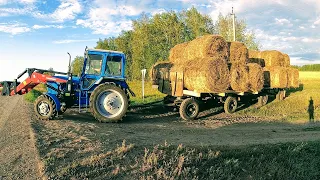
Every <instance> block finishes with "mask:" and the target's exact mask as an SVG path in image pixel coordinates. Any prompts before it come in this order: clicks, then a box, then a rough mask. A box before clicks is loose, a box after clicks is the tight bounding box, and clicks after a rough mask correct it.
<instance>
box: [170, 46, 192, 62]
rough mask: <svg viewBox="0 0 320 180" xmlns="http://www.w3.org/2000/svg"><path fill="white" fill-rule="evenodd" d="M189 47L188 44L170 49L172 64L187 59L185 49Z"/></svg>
mask: <svg viewBox="0 0 320 180" xmlns="http://www.w3.org/2000/svg"><path fill="white" fill-rule="evenodd" d="M187 46H188V42H185V43H181V44H177V45H175V46H174V47H173V48H171V49H170V53H169V60H170V61H171V62H181V61H183V59H184V57H185V49H186V47H187Z"/></svg>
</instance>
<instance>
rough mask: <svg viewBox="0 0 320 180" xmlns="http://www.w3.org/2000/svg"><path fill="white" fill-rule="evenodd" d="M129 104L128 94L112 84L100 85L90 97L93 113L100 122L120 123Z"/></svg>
mask: <svg viewBox="0 0 320 180" xmlns="http://www.w3.org/2000/svg"><path fill="white" fill-rule="evenodd" d="M128 104H129V103H128V97H127V95H126V93H125V92H124V91H123V90H122V89H121V88H119V87H117V86H115V85H112V84H101V85H99V86H98V87H97V88H96V89H95V90H94V91H93V92H92V94H91V96H90V109H91V113H92V115H93V116H94V117H95V118H96V119H97V120H98V121H99V122H117V121H120V120H121V119H122V117H123V116H124V115H125V114H126V112H127V110H128Z"/></svg>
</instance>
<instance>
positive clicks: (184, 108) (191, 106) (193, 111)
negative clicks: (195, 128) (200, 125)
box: [179, 98, 200, 120]
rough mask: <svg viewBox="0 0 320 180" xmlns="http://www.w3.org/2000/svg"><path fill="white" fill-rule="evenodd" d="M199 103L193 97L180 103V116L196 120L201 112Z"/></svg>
mask: <svg viewBox="0 0 320 180" xmlns="http://www.w3.org/2000/svg"><path fill="white" fill-rule="evenodd" d="M199 109H200V107H199V103H198V101H196V100H195V99H193V98H188V99H185V100H184V101H182V103H181V105H180V110H179V112H180V117H181V118H182V119H184V120H194V119H195V118H196V117H197V116H198V114H199Z"/></svg>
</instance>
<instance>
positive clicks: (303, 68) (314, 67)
mask: <svg viewBox="0 0 320 180" xmlns="http://www.w3.org/2000/svg"><path fill="white" fill-rule="evenodd" d="M297 68H298V69H299V71H320V64H309V65H304V66H298V67H297Z"/></svg>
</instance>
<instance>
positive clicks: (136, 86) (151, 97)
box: [128, 81, 166, 105]
mask: <svg viewBox="0 0 320 180" xmlns="http://www.w3.org/2000/svg"><path fill="white" fill-rule="evenodd" d="M128 85H129V87H130V88H131V90H132V91H133V92H134V93H135V94H136V97H131V99H130V100H131V105H143V104H148V103H152V102H156V101H160V100H163V98H164V97H165V96H166V95H165V94H162V93H161V92H159V91H158V89H153V88H152V84H151V82H145V98H144V99H143V97H142V83H141V81H130V82H128Z"/></svg>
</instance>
